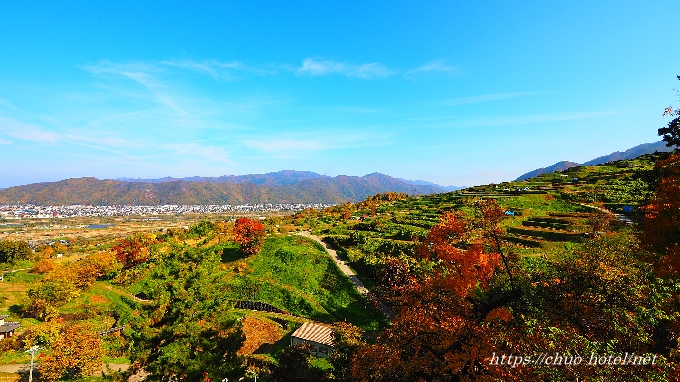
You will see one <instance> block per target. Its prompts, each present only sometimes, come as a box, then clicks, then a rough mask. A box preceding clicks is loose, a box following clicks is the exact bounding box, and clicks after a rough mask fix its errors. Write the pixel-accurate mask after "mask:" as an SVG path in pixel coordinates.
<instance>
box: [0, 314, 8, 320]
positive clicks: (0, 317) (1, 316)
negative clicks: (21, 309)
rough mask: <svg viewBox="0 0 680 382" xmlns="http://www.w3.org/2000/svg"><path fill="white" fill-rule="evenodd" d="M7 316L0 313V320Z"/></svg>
mask: <svg viewBox="0 0 680 382" xmlns="http://www.w3.org/2000/svg"><path fill="white" fill-rule="evenodd" d="M7 317H9V316H7V315H2V314H0V320H4V319H5V318H7Z"/></svg>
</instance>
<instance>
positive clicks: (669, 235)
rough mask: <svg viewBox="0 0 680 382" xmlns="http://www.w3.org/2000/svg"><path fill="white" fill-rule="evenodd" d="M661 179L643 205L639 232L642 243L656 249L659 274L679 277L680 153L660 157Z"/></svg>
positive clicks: (655, 262)
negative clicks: (649, 198)
mask: <svg viewBox="0 0 680 382" xmlns="http://www.w3.org/2000/svg"><path fill="white" fill-rule="evenodd" d="M656 170H658V171H659V172H660V173H661V174H662V179H661V181H660V182H659V185H658V186H657V188H656V192H655V193H654V196H653V197H652V199H651V200H650V201H649V202H648V203H647V204H646V205H645V206H643V207H642V210H643V212H644V218H643V221H642V227H641V228H642V230H641V232H640V235H639V239H640V243H641V245H642V247H643V248H644V249H646V250H648V251H650V252H652V253H653V256H652V257H653V258H652V262H653V263H654V267H655V269H656V271H657V274H659V275H660V276H672V277H680V153H676V154H673V155H671V156H670V157H668V158H666V159H664V160H661V161H659V162H658V163H657V165H656Z"/></svg>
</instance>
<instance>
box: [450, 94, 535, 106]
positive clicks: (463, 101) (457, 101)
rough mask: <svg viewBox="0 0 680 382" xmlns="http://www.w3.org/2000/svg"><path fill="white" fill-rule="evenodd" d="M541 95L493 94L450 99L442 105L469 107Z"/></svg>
mask: <svg viewBox="0 0 680 382" xmlns="http://www.w3.org/2000/svg"><path fill="white" fill-rule="evenodd" d="M540 93H542V92H512V93H493V94H484V95H479V96H471V97H459V98H450V99H445V100H442V101H441V103H442V104H444V105H446V106H458V105H468V104H473V103H481V102H490V101H498V100H502V99H510V98H517V97H524V96H529V95H534V94H540Z"/></svg>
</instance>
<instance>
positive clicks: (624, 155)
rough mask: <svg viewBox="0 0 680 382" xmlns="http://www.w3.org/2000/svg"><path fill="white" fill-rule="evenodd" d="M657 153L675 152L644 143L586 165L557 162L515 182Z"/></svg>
mask: <svg viewBox="0 0 680 382" xmlns="http://www.w3.org/2000/svg"><path fill="white" fill-rule="evenodd" d="M656 151H660V152H669V151H673V149H672V148H671V147H666V142H664V141H659V142H654V143H643V144H641V145H638V146H635V147H633V148H631V149H628V150H626V151H623V152H621V151H616V152H613V153H611V154H609V155H603V156H601V157H597V158H595V159H593V160H590V161H588V162H585V163H576V162H569V161H561V162H557V163H555V164H554V165H552V166H548V167H541V168H538V169H536V170H533V171H529V172H527V173H526V174H524V175H521V176H520V177H518V178H517V179H515V181H516V182H517V181H520V180H527V179H530V178H533V177H536V176H539V175H541V174H550V173H553V172H555V171H563V170H566V169H568V168H570V167H576V166H597V165H598V164H605V163H608V162H611V161H616V160H624V159H633V158H637V157H639V156H640V155H645V154H652V153H654V152H656Z"/></svg>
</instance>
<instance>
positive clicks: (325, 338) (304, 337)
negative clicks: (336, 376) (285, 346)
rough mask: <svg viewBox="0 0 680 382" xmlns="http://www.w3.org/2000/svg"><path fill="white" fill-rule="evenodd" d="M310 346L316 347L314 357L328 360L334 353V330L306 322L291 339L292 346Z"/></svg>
mask: <svg viewBox="0 0 680 382" xmlns="http://www.w3.org/2000/svg"><path fill="white" fill-rule="evenodd" d="M301 344H308V345H312V346H313V347H314V351H313V352H312V355H315V356H317V357H321V358H326V357H328V354H330V352H331V351H333V329H332V328H329V327H328V326H323V325H319V324H314V323H311V322H305V323H304V324H302V326H301V327H299V328H298V330H296V331H295V332H294V333H293V335H292V336H291V337H290V345H291V346H294V345H301Z"/></svg>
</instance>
